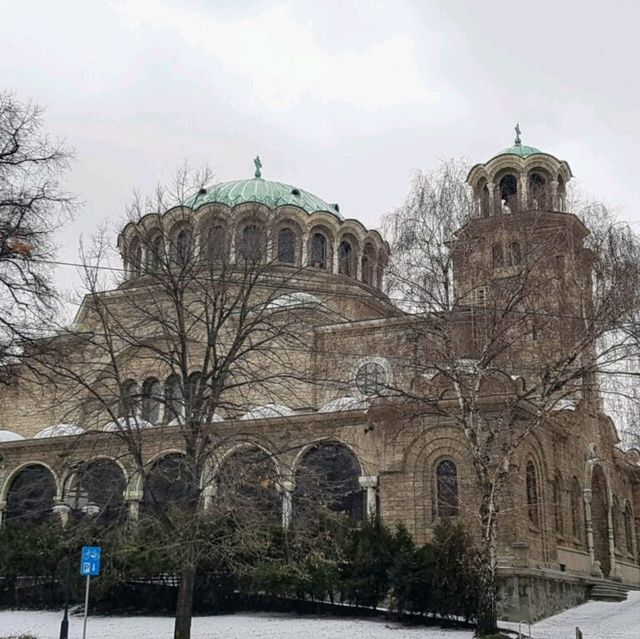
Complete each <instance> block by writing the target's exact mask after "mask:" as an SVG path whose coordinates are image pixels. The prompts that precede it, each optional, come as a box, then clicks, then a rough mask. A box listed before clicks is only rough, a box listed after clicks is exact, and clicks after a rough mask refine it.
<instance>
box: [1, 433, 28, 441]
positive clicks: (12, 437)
mask: <svg viewBox="0 0 640 639" xmlns="http://www.w3.org/2000/svg"><path fill="white" fill-rule="evenodd" d="M20 439H24V437H23V436H22V435H19V434H18V433H14V432H13V431H12V430H0V442H17V441H19V440H20Z"/></svg>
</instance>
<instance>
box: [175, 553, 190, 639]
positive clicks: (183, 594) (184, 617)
mask: <svg viewBox="0 0 640 639" xmlns="http://www.w3.org/2000/svg"><path fill="white" fill-rule="evenodd" d="M195 574H196V570H195V566H194V565H193V564H192V563H191V562H187V563H186V564H185V565H184V566H183V568H182V572H181V573H180V586H179V587H178V603H177V605H176V623H175V628H174V632H173V639H191V617H192V614H193V587H194V582H195Z"/></svg>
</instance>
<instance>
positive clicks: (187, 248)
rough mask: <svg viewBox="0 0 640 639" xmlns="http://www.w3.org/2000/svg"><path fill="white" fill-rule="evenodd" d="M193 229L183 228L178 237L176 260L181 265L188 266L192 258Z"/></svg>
mask: <svg viewBox="0 0 640 639" xmlns="http://www.w3.org/2000/svg"><path fill="white" fill-rule="evenodd" d="M191 240H192V236H191V231H190V230H189V229H182V230H181V231H180V232H179V233H178V235H177V237H176V261H177V263H178V265H179V266H182V267H184V266H186V265H187V264H188V263H189V260H190V259H191V248H192V247H191Z"/></svg>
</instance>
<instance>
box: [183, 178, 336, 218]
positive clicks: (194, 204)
mask: <svg viewBox="0 0 640 639" xmlns="http://www.w3.org/2000/svg"><path fill="white" fill-rule="evenodd" d="M256 166H257V165H256ZM256 173H257V174H259V173H260V170H259V169H258V168H257V170H256ZM203 191H204V192H201V193H199V194H198V195H196V196H195V197H194V198H192V199H191V200H189V201H188V202H187V205H188V206H190V207H191V208H192V209H194V210H195V209H198V208H200V207H201V206H204V205H205V204H226V205H227V206H230V207H233V206H237V205H238V204H245V203H249V202H256V203H258V204H264V205H265V206H268V207H269V208H272V209H274V208H276V207H278V206H297V207H298V208H300V209H302V210H303V211H306V212H307V213H315V212H316V211H325V212H327V213H331V214H333V215H335V216H336V217H337V218H338V219H340V220H342V219H343V218H342V216H341V215H340V212H339V210H338V206H337V204H328V203H327V202H325V201H324V200H321V199H320V198H319V197H317V196H315V195H313V194H312V193H309V192H307V191H303V190H302V189H299V188H297V187H295V186H292V185H291V184H283V183H282V182H272V181H270V180H264V179H262V178H261V177H255V178H252V179H250V180H236V181H234V182H224V183H222V184H216V185H215V186H213V187H211V188H210V189H208V190H206V191H205V190H204V189H203Z"/></svg>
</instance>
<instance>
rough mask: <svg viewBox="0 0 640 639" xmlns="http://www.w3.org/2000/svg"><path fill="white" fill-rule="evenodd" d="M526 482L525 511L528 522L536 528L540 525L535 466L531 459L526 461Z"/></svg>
mask: <svg viewBox="0 0 640 639" xmlns="http://www.w3.org/2000/svg"><path fill="white" fill-rule="evenodd" d="M525 474H526V484H527V511H528V514H529V521H530V523H531V524H532V525H533V526H535V527H536V528H539V527H540V508H539V503H538V478H537V476H536V468H535V466H534V465H533V462H532V461H528V462H527V467H526V471H525Z"/></svg>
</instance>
